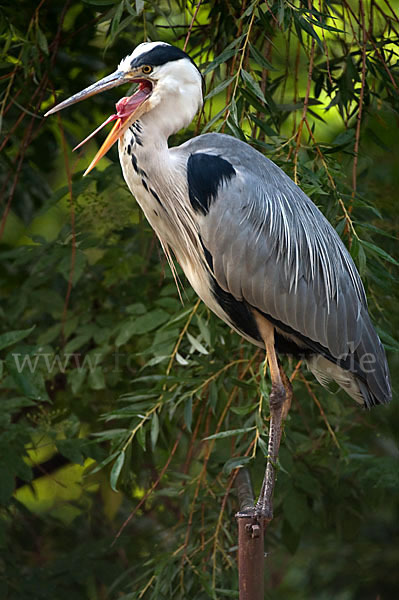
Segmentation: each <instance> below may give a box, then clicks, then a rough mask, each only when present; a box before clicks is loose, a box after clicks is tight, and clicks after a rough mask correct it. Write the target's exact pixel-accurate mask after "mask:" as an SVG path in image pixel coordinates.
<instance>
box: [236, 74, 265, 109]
mask: <svg viewBox="0 0 399 600" xmlns="http://www.w3.org/2000/svg"><path fill="white" fill-rule="evenodd" d="M241 76H242V78H243V80H244V81H245V83H246V84H247V85H248V87H249V89H250V90H251V92H252V93H253V94H255V96H257V98H259V100H261V101H262V102H264V103H265V104H266V98H265V96H264V94H263V92H262V90H261V88H260V85H259V83H258V82H257V81H255V79H254V78H253V77H252V75H251V74H250V73H248V72H247V71H245V70H244V69H241Z"/></svg>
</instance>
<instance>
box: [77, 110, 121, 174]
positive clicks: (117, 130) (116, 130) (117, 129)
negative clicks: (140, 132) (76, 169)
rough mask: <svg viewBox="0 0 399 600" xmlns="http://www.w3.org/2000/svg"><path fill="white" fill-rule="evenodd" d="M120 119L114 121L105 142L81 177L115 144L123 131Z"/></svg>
mask: <svg viewBox="0 0 399 600" xmlns="http://www.w3.org/2000/svg"><path fill="white" fill-rule="evenodd" d="M121 125H122V119H121V118H120V117H119V118H118V119H117V120H116V121H115V123H114V126H113V128H112V129H111V131H110V132H109V134H108V135H107V137H106V139H105V142H104V143H103V145H102V146H101V148H100V149H99V151H98V152H97V154H96V155H95V157H94V158H93V160H92V161H91V163H90V164H89V166H88V167H87V169H86V171H85V172H84V173H83V177H84V176H85V175H87V174H88V173H90V171H91V170H92V169H94V167H95V166H96V164H97V163H98V161H99V160H101V159H102V157H103V156H105V154H107V152H108V150H109V149H110V148H111V146H113V145H114V144H115V142H116V141H117V140H118V138H120V137H121V135H122V133H124V129H121Z"/></svg>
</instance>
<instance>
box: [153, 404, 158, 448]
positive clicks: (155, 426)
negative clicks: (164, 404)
mask: <svg viewBox="0 0 399 600" xmlns="http://www.w3.org/2000/svg"><path fill="white" fill-rule="evenodd" d="M158 435H159V417H158V414H157V413H156V412H154V414H153V415H152V418H151V446H152V449H153V450H154V448H155V446H156V445H157V441H158Z"/></svg>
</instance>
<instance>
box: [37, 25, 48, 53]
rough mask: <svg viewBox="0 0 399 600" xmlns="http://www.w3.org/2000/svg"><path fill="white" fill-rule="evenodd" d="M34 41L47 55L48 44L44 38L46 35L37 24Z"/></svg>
mask: <svg viewBox="0 0 399 600" xmlns="http://www.w3.org/2000/svg"><path fill="white" fill-rule="evenodd" d="M36 41H37V45H38V46H39V48H40V50H41V51H42V52H43V53H44V54H46V55H47V56H48V44H47V40H46V36H45V35H44V33H43V31H42V30H41V29H40V27H39V26H37V27H36Z"/></svg>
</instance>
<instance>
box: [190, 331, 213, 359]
mask: <svg viewBox="0 0 399 600" xmlns="http://www.w3.org/2000/svg"><path fill="white" fill-rule="evenodd" d="M187 337H188V339H189V340H190V343H191V345H192V346H193V348H194V349H195V350H197V352H199V353H200V354H205V355H206V354H209V352H208V350H207V349H206V348H205V347H204V346H203V345H202V344H201V342H199V341H198V340H197V338H195V337H194V336H193V335H191V334H190V333H189V332H188V331H187Z"/></svg>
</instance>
